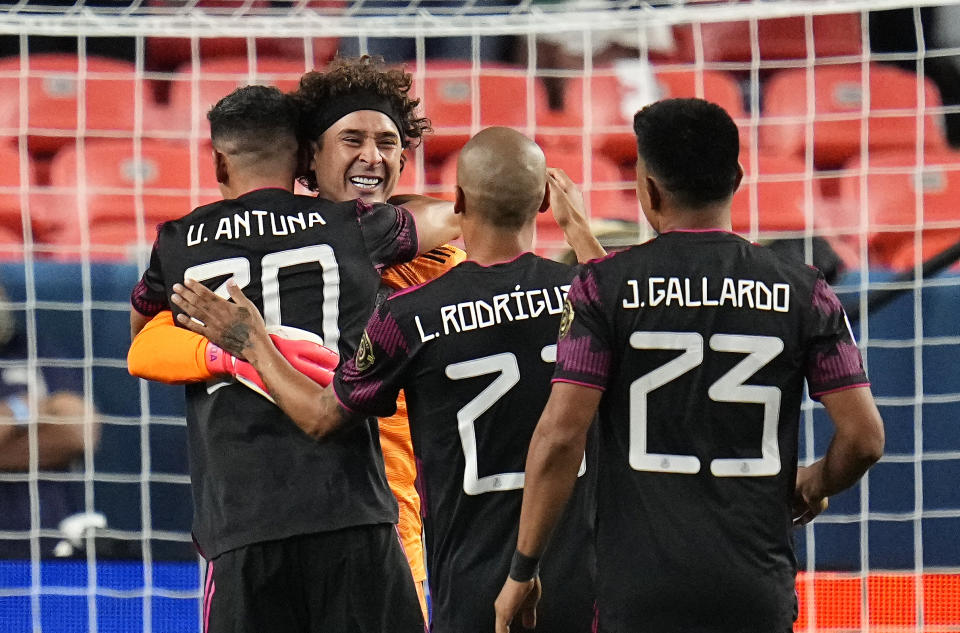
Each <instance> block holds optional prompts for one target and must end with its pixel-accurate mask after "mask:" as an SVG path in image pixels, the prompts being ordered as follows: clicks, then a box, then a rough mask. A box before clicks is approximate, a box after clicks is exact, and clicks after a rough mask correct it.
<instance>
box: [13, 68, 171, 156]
mask: <svg viewBox="0 0 960 633" xmlns="http://www.w3.org/2000/svg"><path fill="white" fill-rule="evenodd" d="M83 61H84V64H85V70H84V75H83V77H85V80H84V79H83V78H82V77H79V78H78V73H79V70H78V69H79V68H80V58H78V57H77V56H76V55H70V54H59V53H49V54H36V55H31V56H30V57H29V58H28V61H27V63H28V67H27V68H23V69H21V67H20V58H19V57H12V58H6V59H0V95H3V97H2V98H0V134H3V135H8V136H10V135H17V134H19V133H20V130H21V128H20V124H21V123H20V99H18V98H16V96H17V95H22V93H23V90H22V89H21V88H25V89H26V91H27V112H26V115H25V123H26V126H27V130H26V131H27V134H28V135H29V148H30V151H31V153H34V154H50V153H53V152H55V151H56V150H57V149H59V148H60V147H62V146H63V145H65V144H67V143H70V142H72V141H73V140H74V139H75V138H76V137H77V135H78V133H79V134H81V135H84V136H88V137H90V136H94V137H96V136H114V137H115V136H126V137H130V136H131V135H132V133H133V130H134V123H135V115H136V99H137V79H136V77H135V68H134V65H133V64H132V63H129V62H124V61H119V60H114V59H102V58H97V57H89V56H88V57H85V58H83ZM21 72H25V73H27V80H26V82H25V84H21V76H20V74H21ZM81 92H83V93H84V100H83V105H84V110H83V112H84V119H83V120H82V121H81V120H78V116H79V107H78V106H79V104H80V100H79V96H80V93H81ZM140 99H141V103H142V117H143V118H142V120H143V121H144V122H145V123H146V122H148V121H150V120H152V118H153V116H152V113H153V109H154V104H153V101H152V99H151V96H150V91H149V90H148V89H147V88H146V86H144V87H143V89H142V90H141V91H140ZM78 130H80V132H78Z"/></svg>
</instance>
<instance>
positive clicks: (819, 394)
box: [810, 382, 870, 400]
mask: <svg viewBox="0 0 960 633" xmlns="http://www.w3.org/2000/svg"><path fill="white" fill-rule="evenodd" d="M869 386H870V383H869V382H858V383H857V384H855V385H845V386H843V387H837V388H835V389H827V390H826V391H818V392H817V393H811V394H810V397H811V398H813V399H814V400H819V399H820V398H822V397H823V396H825V395H827V394H831V393H837V392H838V391H846V390H847V389H856V388H857V387H869Z"/></svg>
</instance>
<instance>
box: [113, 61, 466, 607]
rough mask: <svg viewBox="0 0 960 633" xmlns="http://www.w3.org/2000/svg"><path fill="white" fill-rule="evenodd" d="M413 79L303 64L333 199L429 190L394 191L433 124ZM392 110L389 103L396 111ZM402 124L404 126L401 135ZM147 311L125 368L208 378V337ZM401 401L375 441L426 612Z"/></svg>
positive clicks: (435, 218) (304, 105) (441, 218)
mask: <svg viewBox="0 0 960 633" xmlns="http://www.w3.org/2000/svg"><path fill="white" fill-rule="evenodd" d="M411 83H412V76H411V75H410V74H409V73H405V72H403V71H401V70H396V69H386V68H384V67H383V64H382V62H380V61H378V60H376V59H374V58H371V57H367V56H363V57H359V58H350V59H343V58H340V59H337V60H335V61H334V62H333V63H332V64H331V66H330V68H328V69H327V70H326V71H325V72H323V73H319V72H311V73H307V74H305V75H304V76H303V77H302V78H301V82H300V87H299V88H298V90H297V91H296V92H295V93H294V98H295V99H296V101H297V104H298V106H299V107H300V110H301V122H302V128H303V129H302V130H301V132H302V135H303V136H304V137H305V139H306V143H304V144H305V145H306V148H305V149H307V152H306V153H308V154H309V158H308V161H305V162H309V167H310V168H309V169H308V170H307V171H306V173H302V174H301V176H300V180H301V182H302V183H303V184H304V185H305V186H307V187H308V188H309V189H311V190H312V191H316V192H318V194H319V196H320V197H321V198H327V199H329V200H335V201H346V200H353V199H357V198H360V199H363V200H365V201H367V202H369V203H376V202H384V201H386V200H387V199H388V198H389V199H390V200H391V201H393V202H398V203H399V202H406V204H408V205H411V206H412V204H413V202H412V199H413V198H416V203H417V204H419V203H422V202H423V201H424V200H425V199H423V198H420V197H415V196H405V197H396V196H394V197H393V198H390V196H392V195H393V191H394V188H395V186H396V183H397V180H398V178H399V175H400V171H401V170H402V168H403V164H404V161H405V154H404V150H405V149H406V148H408V147H409V146H410V145H411V144H412V143H413V142H415V141H418V140H421V139H422V137H423V135H424V134H425V133H426V132H428V131H429V121H428V120H427V119H424V118H421V117H419V116H418V114H417V105H418V103H419V102H418V101H417V100H416V99H413V98H411V97H410V95H409V91H410V87H411ZM388 112H390V113H395V116H394V118H395V120H391V117H390V116H388V114H387V113H388ZM398 132H402V134H400V136H399V137H398ZM291 184H292V183H291ZM448 209H449V205H448V204H447V203H443V204H441V205H423V208H422V209H420V210H419V213H417V225H418V227H422V226H423V225H425V224H428V223H433V224H439V225H441V226H442V225H443V224H444V223H446V222H448V221H449V212H448ZM431 211H433V214H432V215H430V214H429V213H428V212H431ZM437 212H439V213H437ZM462 260H463V251H461V250H460V249H458V248H456V247H454V246H450V245H441V246H438V247H437V248H434V249H433V250H430V251H428V252H425V253H423V254H422V255H420V256H418V257H417V258H416V259H414V260H413V261H411V262H407V263H402V264H397V265H395V266H391V267H389V268H387V269H386V270H385V271H383V274H382V280H383V288H382V291H383V292H387V291H390V290H393V289H402V288H406V287H408V286H412V285H417V284H420V283H423V282H425V281H428V280H430V279H433V278H434V277H436V276H438V275H440V274H442V273H443V272H444V271H446V270H448V269H449V268H451V267H453V266H454V265H456V264H457V263H459V262H460V261H462ZM152 314H154V312H153V311H151V310H150V309H147V310H146V311H145V314H144V315H141V314H140V312H138V311H134V312H133V313H132V317H131V321H132V323H133V328H134V334H136V336H135V337H134V338H133V343H132V345H131V347H130V352H129V354H128V367H129V368H130V372H131V373H132V374H133V375H135V376H140V377H142V378H147V379H150V380H159V381H161V382H168V383H170V382H173V383H184V382H197V381H206V380H209V379H210V378H211V377H212V374H211V372H210V371H209V369H208V368H207V363H206V361H205V358H204V355H205V350H206V346H207V341H206V340H205V339H203V338H202V337H200V336H198V335H195V334H193V333H190V332H187V331H186V330H183V329H181V328H177V327H175V325H174V323H173V317H172V314H171V313H170V311H169V310H163V311H161V312H160V313H159V314H157V316H155V317H153V320H152V321H150V322H149V324H148V326H147V327H145V328H144V329H143V330H142V331H140V328H142V327H143V324H144V323H145V322H146V321H147V319H149V317H150V315H152ZM138 332H139V333H138ZM405 411H406V407H405V401H404V399H403V396H402V394H401V397H400V398H399V399H398V402H397V413H396V414H395V415H393V416H389V417H386V418H381V420H380V424H379V429H380V446H381V449H382V452H383V455H384V464H385V469H386V473H387V480H388V482H389V483H390V488H391V490H392V491H393V494H394V496H395V497H396V499H397V502H398V504H399V508H400V514H399V523H398V529H399V531H400V536H401V539H402V542H403V545H404V552H405V553H406V556H407V561H408V563H409V564H410V567H411V571H412V573H413V575H414V578H415V580H416V581H417V588H418V592H419V595H420V600H421V605H422V607H423V610H424V613H425V614H426V601H425V598H424V595H423V582H424V580H425V578H426V570H425V567H424V556H423V546H422V536H421V531H422V525H421V520H420V499H419V496H418V495H417V491H416V488H415V486H414V482H415V480H416V474H417V472H416V463H415V461H414V457H413V447H412V443H411V439H410V431H409V427H408V424H407V419H406V413H405Z"/></svg>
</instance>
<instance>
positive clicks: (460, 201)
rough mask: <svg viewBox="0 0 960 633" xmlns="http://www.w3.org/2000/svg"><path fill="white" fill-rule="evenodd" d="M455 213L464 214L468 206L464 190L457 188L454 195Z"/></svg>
mask: <svg viewBox="0 0 960 633" xmlns="http://www.w3.org/2000/svg"><path fill="white" fill-rule="evenodd" d="M453 195H454V198H453V212H454V213H463V209H464V207H465V206H466V200H465V199H464V195H463V189H461V188H460V187H457V191H456V193H454V194H453Z"/></svg>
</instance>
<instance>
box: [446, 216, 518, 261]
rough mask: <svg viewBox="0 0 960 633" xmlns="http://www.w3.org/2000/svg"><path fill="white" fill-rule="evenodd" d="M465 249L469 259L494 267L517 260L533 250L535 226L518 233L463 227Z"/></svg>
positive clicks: (485, 227) (510, 230)
mask: <svg viewBox="0 0 960 633" xmlns="http://www.w3.org/2000/svg"><path fill="white" fill-rule="evenodd" d="M463 248H464V251H466V253H467V259H469V260H471V261H474V262H476V263H478V264H480V265H482V266H492V265H493V264H499V263H501V262H508V261H512V260H514V259H516V258H517V257H519V256H520V255H522V254H523V253H526V252H529V251H531V250H533V226H532V225H531V226H529V227H526V228H524V229H521V230H520V231H517V230H515V229H497V228H492V227H489V226H484V227H482V228H481V227H468V226H466V223H465V225H464V227H463Z"/></svg>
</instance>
